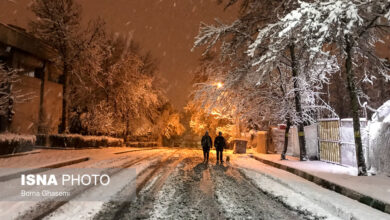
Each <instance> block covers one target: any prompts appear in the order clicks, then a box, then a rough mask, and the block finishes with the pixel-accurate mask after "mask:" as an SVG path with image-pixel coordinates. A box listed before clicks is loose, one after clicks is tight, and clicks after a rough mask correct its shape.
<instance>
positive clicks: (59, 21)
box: [30, 0, 81, 133]
mask: <svg viewBox="0 0 390 220" xmlns="http://www.w3.org/2000/svg"><path fill="white" fill-rule="evenodd" d="M31 10H32V12H33V13H34V14H35V16H36V20H35V21H32V22H31V23H30V27H31V30H32V32H33V33H34V34H35V35H36V36H37V37H39V38H41V39H42V40H44V41H45V42H47V43H48V44H50V45H51V46H52V47H53V48H55V49H56V50H57V51H58V53H59V60H58V63H59V65H60V66H61V67H62V71H63V78H62V83H63V99H62V118H61V126H60V132H61V133H63V132H64V133H65V132H68V112H69V103H68V99H69V88H68V85H69V80H70V78H71V77H72V76H71V71H72V63H73V61H74V58H75V54H77V53H78V52H77V50H76V48H75V42H77V39H78V33H79V29H80V20H81V7H80V5H78V4H76V3H75V2H74V0H56V1H52V0H33V1H32V4H31Z"/></svg>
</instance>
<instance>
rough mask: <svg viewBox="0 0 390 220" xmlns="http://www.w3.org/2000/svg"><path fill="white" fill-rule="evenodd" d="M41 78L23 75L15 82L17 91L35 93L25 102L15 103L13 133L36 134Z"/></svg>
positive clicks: (11, 125)
mask: <svg viewBox="0 0 390 220" xmlns="http://www.w3.org/2000/svg"><path fill="white" fill-rule="evenodd" d="M40 88H41V80H40V79H37V78H32V77H28V76H21V80H20V81H19V82H17V83H16V84H15V88H14V90H15V91H18V90H19V91H20V93H21V94H23V93H33V95H32V99H31V100H29V101H27V102H24V103H15V104H14V112H15V115H14V117H13V121H12V123H11V124H10V127H9V130H10V132H12V133H20V134H36V133H37V131H38V120H39V92H40Z"/></svg>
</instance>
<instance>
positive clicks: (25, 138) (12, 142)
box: [0, 133, 36, 155]
mask: <svg viewBox="0 0 390 220" xmlns="http://www.w3.org/2000/svg"><path fill="white" fill-rule="evenodd" d="M35 141H36V138H35V135H19V134H12V133H4V134H0V155H5V154H14V153H21V152H26V151H31V150H32V149H33V146H34V145H35Z"/></svg>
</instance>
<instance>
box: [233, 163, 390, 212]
mask: <svg viewBox="0 0 390 220" xmlns="http://www.w3.org/2000/svg"><path fill="white" fill-rule="evenodd" d="M234 164H235V166H237V167H239V168H241V169H243V172H244V173H245V175H246V176H247V177H248V178H250V179H252V180H253V181H254V182H255V184H256V185H258V186H259V187H261V188H262V189H263V190H266V191H267V192H269V193H271V194H273V195H275V196H280V198H281V199H282V200H283V201H284V202H286V203H287V204H288V205H290V206H292V207H295V208H297V209H300V210H302V211H309V212H311V213H316V214H317V215H318V216H324V217H326V218H328V219H334V218H335V219H370V218H372V219H390V215H388V214H385V213H383V212H380V211H378V210H375V209H373V208H371V207H369V206H366V205H364V204H362V203H359V202H358V201H355V200H352V199H349V198H347V197H345V196H342V195H340V194H338V193H336V192H333V191H329V190H326V189H324V188H322V187H321V186H318V185H316V184H314V183H312V182H309V181H307V180H305V179H303V178H300V177H298V176H296V175H294V174H291V173H289V172H287V171H284V170H280V169H277V168H274V167H271V166H267V165H265V164H263V163H261V162H259V161H257V160H254V159H251V158H249V157H248V156H237V157H236V158H235V160H234ZM301 164H302V163H301ZM301 166H302V165H301ZM332 166H333V165H332ZM334 166H337V165H334ZM312 169H314V168H312ZM321 169H323V167H321V166H320V167H319V173H320V172H321ZM340 170H341V171H338V172H339V173H343V172H345V171H346V169H342V168H341V169H340ZM330 172H333V173H337V169H334V170H332V171H330ZM336 175H337V174H336ZM341 175H342V174H340V176H341ZM344 175H345V174H344ZM333 177H334V176H333ZM373 186H374V185H371V188H375V187H373Z"/></svg>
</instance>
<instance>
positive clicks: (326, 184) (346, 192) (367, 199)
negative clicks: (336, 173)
mask: <svg viewBox="0 0 390 220" xmlns="http://www.w3.org/2000/svg"><path fill="white" fill-rule="evenodd" d="M249 156H250V157H251V158H253V159H255V160H258V161H260V162H262V163H264V164H267V165H270V166H273V167H275V168H278V169H282V170H285V171H287V172H289V173H292V174H295V175H297V176H300V177H302V178H304V179H306V180H308V181H310V182H313V183H315V184H317V185H319V186H322V187H323V188H325V189H328V190H332V191H334V192H337V193H339V194H341V195H343V196H346V197H348V198H350V199H353V200H357V201H358V202H360V203H363V204H365V205H368V206H370V207H372V208H374V209H377V210H379V211H382V212H385V213H387V214H390V204H389V203H385V202H383V201H380V200H378V199H375V198H372V197H371V196H367V195H364V194H361V193H359V192H356V191H355V190H352V189H349V188H346V187H344V186H340V185H339V184H336V183H333V182H331V181H329V180H326V179H323V178H320V177H318V176H315V175H312V174H310V173H307V172H305V171H302V170H298V169H295V168H293V167H289V166H286V165H283V164H279V163H276V162H273V161H270V160H266V159H263V158H260V157H257V156H254V155H249Z"/></svg>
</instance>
